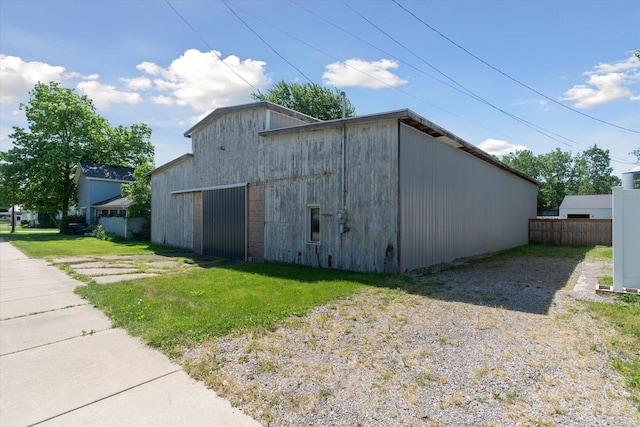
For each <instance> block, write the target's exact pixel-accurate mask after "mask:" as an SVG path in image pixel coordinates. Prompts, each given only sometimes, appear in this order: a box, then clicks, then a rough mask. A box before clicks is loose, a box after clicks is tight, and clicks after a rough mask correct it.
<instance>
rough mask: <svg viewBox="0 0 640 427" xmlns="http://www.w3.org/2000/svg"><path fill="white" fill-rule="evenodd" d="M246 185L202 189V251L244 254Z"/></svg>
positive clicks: (236, 256)
mask: <svg viewBox="0 0 640 427" xmlns="http://www.w3.org/2000/svg"><path fill="white" fill-rule="evenodd" d="M246 211H247V187H246V186H242V187H235V188H224V189H220V190H208V191H203V192H202V252H203V253H204V254H206V255H213V256H219V257H223V258H230V259H238V260H244V259H246V257H247V251H246V250H247V221H246V218H247V217H246Z"/></svg>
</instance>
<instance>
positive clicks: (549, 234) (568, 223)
mask: <svg viewBox="0 0 640 427" xmlns="http://www.w3.org/2000/svg"><path fill="white" fill-rule="evenodd" d="M529 243H547V244H551V245H584V246H595V245H602V246H611V244H612V228H611V220H610V219H529Z"/></svg>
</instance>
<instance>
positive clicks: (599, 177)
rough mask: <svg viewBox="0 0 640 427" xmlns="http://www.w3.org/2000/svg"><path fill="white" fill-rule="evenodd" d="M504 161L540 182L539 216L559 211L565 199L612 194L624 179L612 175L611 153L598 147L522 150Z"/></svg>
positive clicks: (508, 156)
mask: <svg viewBox="0 0 640 427" xmlns="http://www.w3.org/2000/svg"><path fill="white" fill-rule="evenodd" d="M639 151H640V149H639ZM501 160H502V162H503V163H505V164H506V165H507V166H510V167H512V168H514V169H516V170H518V171H520V172H522V173H524V174H527V175H529V176H530V177H531V178H534V179H535V180H537V181H539V182H540V186H539V187H538V214H541V213H542V212H544V211H555V210H557V209H558V208H559V207H560V204H561V203H562V200H563V199H564V197H565V196H568V195H589V194H611V187H614V186H616V185H620V179H619V178H618V177H617V176H615V175H612V172H613V168H612V167H611V166H610V163H611V159H610V156H609V150H603V149H602V148H599V147H598V146H597V145H594V146H593V147H590V148H588V149H587V150H585V151H583V152H581V153H578V154H576V155H572V154H571V153H570V152H568V151H562V150H560V149H559V148H556V149H555V150H553V151H551V152H550V153H545V154H538V155H535V154H534V153H533V152H531V151H530V150H519V151H516V152H514V153H510V154H508V155H506V156H503V157H502V159H501Z"/></svg>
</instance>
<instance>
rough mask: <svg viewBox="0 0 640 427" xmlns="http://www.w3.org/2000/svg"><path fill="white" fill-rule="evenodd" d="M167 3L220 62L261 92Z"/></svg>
mask: <svg viewBox="0 0 640 427" xmlns="http://www.w3.org/2000/svg"><path fill="white" fill-rule="evenodd" d="M165 3H167V5H169V7H170V8H171V9H172V10H173V11H174V12H175V14H176V15H178V16H179V17H180V19H182V21H183V22H184V23H185V24H187V26H188V27H189V28H190V29H191V31H193V32H194V34H195V35H196V36H198V38H199V39H200V40H201V41H202V43H204V45H205V46H207V48H209V51H210V52H211V53H213V54H214V55H215V56H216V57H217V58H218V59H219V60H220V62H222V63H223V64H224V65H225V67H227V68H228V69H229V70H231V72H232V73H233V74H235V75H236V76H238V77H239V78H240V79H241V80H242V81H243V82H245V83H246V84H247V85H249V86H251V87H252V88H253V89H254V90H255V91H256V92H259V90H258V88H257V87H255V86H254V85H252V84H251V83H250V82H249V81H248V80H247V79H245V78H244V77H242V76H241V75H240V74H239V73H238V72H237V71H236V70H234V69H233V68H232V67H231V66H230V65H229V64H227V63H226V62H224V60H223V59H222V56H220V55H219V54H218V53H217V52H216V51H215V50H214V49H213V48H212V47H211V46H210V45H209V43H207V41H206V40H205V39H204V37H202V36H201V35H200V33H198V31H196V29H195V28H193V26H192V25H191V24H190V23H189V21H187V20H186V19H185V17H184V16H182V14H180V12H178V11H177V10H176V8H175V7H173V5H172V4H171V3H170V2H169V0H165Z"/></svg>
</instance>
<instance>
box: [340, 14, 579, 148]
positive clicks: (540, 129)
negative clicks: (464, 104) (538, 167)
mask: <svg viewBox="0 0 640 427" xmlns="http://www.w3.org/2000/svg"><path fill="white" fill-rule="evenodd" d="M342 3H343V4H344V5H345V6H347V7H348V8H349V9H351V10H352V11H353V12H354V13H356V14H357V15H358V16H360V18H362V19H363V20H365V21H366V22H368V23H369V24H370V25H371V26H373V27H374V28H375V29H377V30H378V31H380V32H381V33H382V34H384V35H385V36H387V37H388V38H390V39H391V40H393V41H394V42H395V43H396V44H397V45H398V46H400V47H401V48H403V49H405V50H406V51H407V52H409V53H410V54H412V55H413V56H415V57H416V58H418V59H419V60H420V61H422V62H424V63H425V64H426V65H428V66H429V67H431V68H432V69H433V70H435V71H436V72H438V73H439V74H441V75H442V76H443V77H445V78H446V79H447V80H449V81H451V82H452V83H454V84H455V85H457V86H458V87H460V88H461V89H462V90H458V89H457V88H456V87H453V86H451V85H449V84H447V83H445V84H446V85H447V86H449V87H451V88H453V89H456V90H458V91H459V92H461V93H463V94H465V95H467V96H470V97H471V98H473V99H475V100H476V101H479V102H481V103H483V104H485V105H487V106H489V107H491V108H493V109H495V110H497V111H499V112H501V113H503V114H505V115H506V116H508V117H510V118H512V119H514V120H516V121H517V122H519V123H521V124H523V125H524V126H526V127H528V128H530V129H532V130H534V131H536V132H538V133H540V134H542V135H544V136H546V137H547V138H550V139H553V140H554V141H557V142H559V143H561V144H564V145H566V146H569V144H567V143H566V142H564V141H561V140H560V139H558V138H555V137H554V136H552V135H555V136H557V137H559V138H562V139H565V140H567V141H569V142H572V143H574V144H577V145H579V144H578V142H576V141H574V140H572V139H570V138H567V137H564V136H562V135H559V134H557V133H554V132H552V131H550V130H548V129H545V128H543V127H541V126H538V125H536V124H534V123H532V122H530V121H528V120H525V119H523V118H522V117H519V116H516V115H515V114H513V113H510V112H508V111H506V110H504V109H502V108H500V107H498V106H497V105H494V104H493V103H491V102H489V101H487V100H486V99H484V98H483V97H481V96H480V95H478V94H477V93H475V92H473V91H472V90H471V89H468V88H466V87H465V86H464V85H462V84H461V83H459V82H458V81H456V80H454V79H453V78H451V77H449V76H448V75H447V74H445V73H444V72H442V71H440V70H439V69H438V68H437V67H435V66H434V65H431V64H430V63H429V62H427V61H426V60H425V59H423V58H422V57H420V56H419V55H418V54H416V53H415V52H413V51H412V50H411V49H409V48H408V47H406V46H405V45H404V44H403V43H401V42H400V41H398V40H397V39H395V38H394V37H393V36H391V35H390V34H389V33H387V32H386V31H384V30H383V29H382V28H380V27H379V26H378V25H376V24H375V23H374V22H372V21H371V20H369V19H368V18H367V17H365V16H364V15H362V14H361V13H360V12H358V11H357V10H355V9H353V8H352V7H351V6H349V5H348V4H347V3H345V2H344V1H342ZM437 80H438V81H441V80H439V79H437Z"/></svg>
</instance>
